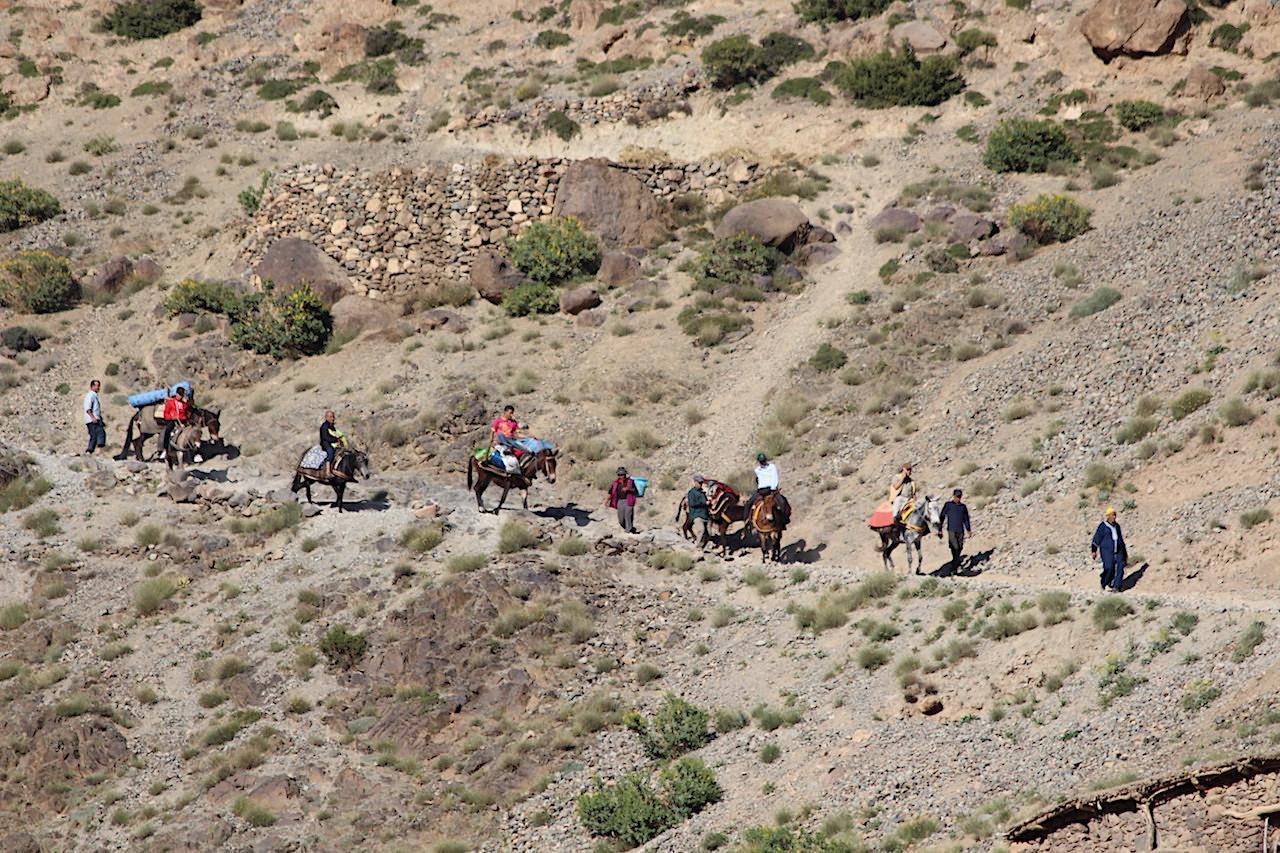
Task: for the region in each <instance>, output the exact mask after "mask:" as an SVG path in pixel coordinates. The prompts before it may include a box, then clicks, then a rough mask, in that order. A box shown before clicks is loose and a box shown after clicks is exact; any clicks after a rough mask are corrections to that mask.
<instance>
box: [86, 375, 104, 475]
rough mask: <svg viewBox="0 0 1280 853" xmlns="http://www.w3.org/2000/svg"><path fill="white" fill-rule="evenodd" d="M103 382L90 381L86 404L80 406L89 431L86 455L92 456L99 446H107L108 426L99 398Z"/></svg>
mask: <svg viewBox="0 0 1280 853" xmlns="http://www.w3.org/2000/svg"><path fill="white" fill-rule="evenodd" d="M101 387H102V383H101V382H99V381H98V380H96V379H95V380H93V381H92V382H90V383H89V393H88V394H85V395H84V404H83V405H82V406H80V408H81V409H82V410H83V412H84V426H85V429H86V430H87V431H88V433H89V447H88V449H87V450H85V455H86V456H92V455H93V451H95V450H97V449H98V448H99V447H106V446H107V427H106V424H104V423H103V422H102V403H101V402H100V401H99V400H98V390H99V389H100V388H101Z"/></svg>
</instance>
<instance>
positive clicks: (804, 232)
mask: <svg viewBox="0 0 1280 853" xmlns="http://www.w3.org/2000/svg"><path fill="white" fill-rule="evenodd" d="M811 227H812V226H810V225H809V217H808V216H806V215H805V212H804V211H803V210H802V209H801V208H800V205H798V204H796V203H795V202H793V201H787V200H786V199H782V198H761V199H756V200H755V201H748V202H746V203H744V204H740V205H738V206H737V207H734V208H733V209H731V210H730V211H729V212H728V213H726V214H725V215H724V218H723V219H721V220H720V224H719V225H717V226H716V232H715V236H716V239H722V238H725V237H732V236H734V235H736V234H749V235H750V236H752V237H755V238H756V239H757V240H759V241H760V242H761V243H764V244H765V245H766V246H773V247H774V248H775V249H779V250H781V251H783V252H786V253H788V254H790V253H791V252H793V251H795V250H796V249H797V248H798V247H800V246H802V245H804V244H805V243H806V242H808V238H809V232H810V229H811ZM828 233H829V232H828ZM833 239H834V238H833Z"/></svg>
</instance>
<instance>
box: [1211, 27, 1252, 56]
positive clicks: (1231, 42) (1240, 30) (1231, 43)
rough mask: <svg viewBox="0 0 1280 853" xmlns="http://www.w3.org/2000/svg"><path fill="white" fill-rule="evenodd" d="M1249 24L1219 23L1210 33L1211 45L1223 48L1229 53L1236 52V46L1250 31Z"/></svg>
mask: <svg viewBox="0 0 1280 853" xmlns="http://www.w3.org/2000/svg"><path fill="white" fill-rule="evenodd" d="M1249 29H1250V25H1249V24H1240V25H1239V26H1237V25H1236V24H1218V26H1216V27H1214V28H1213V32H1211V33H1210V34H1209V46H1210V47H1217V48H1221V49H1222V50H1225V51H1228V52H1229V53H1235V52H1236V48H1238V47H1239V46H1240V40H1241V39H1243V38H1244V34H1245V33H1247V32H1249Z"/></svg>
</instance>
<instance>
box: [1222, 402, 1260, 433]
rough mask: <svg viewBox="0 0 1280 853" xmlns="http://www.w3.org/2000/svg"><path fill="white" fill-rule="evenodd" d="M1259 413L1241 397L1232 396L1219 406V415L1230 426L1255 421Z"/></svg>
mask: <svg viewBox="0 0 1280 853" xmlns="http://www.w3.org/2000/svg"><path fill="white" fill-rule="evenodd" d="M1257 416H1258V413H1257V412H1255V411H1254V410H1253V409H1251V408H1249V404H1248V403H1246V402H1245V401H1244V400H1241V399H1240V398H1239V397H1232V398H1230V399H1229V400H1227V401H1226V402H1225V403H1223V404H1222V405H1221V406H1219V407H1218V417H1220V418H1222V422H1223V423H1224V424H1226V425H1227V426H1229V427H1239V426H1244V425H1245V424H1247V423H1250V422H1252V421H1253V419H1254V418H1256V417H1257Z"/></svg>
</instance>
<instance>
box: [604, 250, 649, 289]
mask: <svg viewBox="0 0 1280 853" xmlns="http://www.w3.org/2000/svg"><path fill="white" fill-rule="evenodd" d="M639 277H640V261H639V260H638V259H637V258H636V257H635V256H634V255H630V254H628V253H626V252H605V253H604V254H603V255H602V256H601V257H600V271H599V272H598V273H596V278H598V279H600V280H601V281H603V282H604V283H605V284H607V285H609V286H611V287H620V286H621V285H624V284H630V283H631V282H633V281H635V280H636V279H638V278H639Z"/></svg>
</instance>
